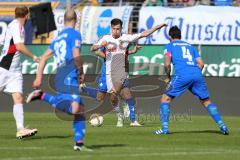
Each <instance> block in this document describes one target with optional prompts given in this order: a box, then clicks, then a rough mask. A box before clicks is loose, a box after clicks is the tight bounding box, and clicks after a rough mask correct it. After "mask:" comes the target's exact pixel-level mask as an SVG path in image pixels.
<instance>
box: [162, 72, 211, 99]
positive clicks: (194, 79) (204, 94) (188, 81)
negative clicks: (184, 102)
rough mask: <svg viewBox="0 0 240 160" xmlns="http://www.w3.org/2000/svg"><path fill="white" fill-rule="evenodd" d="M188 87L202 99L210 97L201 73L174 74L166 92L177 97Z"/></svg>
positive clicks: (172, 96)
mask: <svg viewBox="0 0 240 160" xmlns="http://www.w3.org/2000/svg"><path fill="white" fill-rule="evenodd" d="M187 89H188V90H189V91H190V92H191V93H192V94H194V95H195V96H197V97H198V98H199V99H201V100H204V99H208V98H209V93H208V89H207V85H206V82H205V80H204V79H203V77H202V76H201V75H191V76H178V75H176V76H174V78H173V79H172V80H171V82H170V83H169V86H168V87H167V90H166V92H165V94H166V95H168V96H169V97H171V98H175V97H179V96H180V95H181V94H182V93H184V92H185V91H186V90H187Z"/></svg>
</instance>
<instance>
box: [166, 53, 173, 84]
mask: <svg viewBox="0 0 240 160" xmlns="http://www.w3.org/2000/svg"><path fill="white" fill-rule="evenodd" d="M171 61H172V57H171V56H169V55H168V54H165V56H164V70H165V73H166V75H167V79H166V82H169V81H170V80H171V70H172V68H171Z"/></svg>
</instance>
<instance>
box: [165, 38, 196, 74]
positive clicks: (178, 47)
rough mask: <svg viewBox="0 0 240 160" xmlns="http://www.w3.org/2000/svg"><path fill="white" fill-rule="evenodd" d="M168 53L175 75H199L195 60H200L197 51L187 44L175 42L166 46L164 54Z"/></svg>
mask: <svg viewBox="0 0 240 160" xmlns="http://www.w3.org/2000/svg"><path fill="white" fill-rule="evenodd" d="M166 53H169V54H170V55H171V57H172V63H173V66H174V69H175V75H186V76H187V75H189V76H191V75H199V74H201V70H200V68H199V67H198V64H197V61H196V59H197V58H200V55H199V53H198V52H197V50H196V49H195V48H194V47H193V46H192V45H191V44H189V43H187V42H184V41H181V40H175V41H172V42H171V43H169V44H168V45H166V47H165V54H166Z"/></svg>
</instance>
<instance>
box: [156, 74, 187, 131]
mask: <svg viewBox="0 0 240 160" xmlns="http://www.w3.org/2000/svg"><path fill="white" fill-rule="evenodd" d="M190 85H191V83H190V82H189V80H187V79H184V78H183V77H180V76H175V77H174V78H173V79H172V80H171V82H170V83H169V84H168V86H167V89H166V91H165V93H164V94H163V95H162V97H161V104H160V107H159V111H160V119H161V123H162V127H161V129H159V130H156V131H155V132H154V133H155V134H156V135H161V134H168V133H169V127H168V124H169V115H170V102H171V101H172V100H173V99H174V98H175V97H179V96H180V95H181V94H182V93H184V92H185V91H186V90H187V89H188V87H189V86H190Z"/></svg>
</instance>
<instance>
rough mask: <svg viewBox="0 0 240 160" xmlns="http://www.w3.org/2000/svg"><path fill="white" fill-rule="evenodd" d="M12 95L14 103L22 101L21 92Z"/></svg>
mask: <svg viewBox="0 0 240 160" xmlns="http://www.w3.org/2000/svg"><path fill="white" fill-rule="evenodd" d="M12 96H13V101H14V104H21V103H22V102H23V97H22V94H21V93H14V94H13V95H12Z"/></svg>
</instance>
